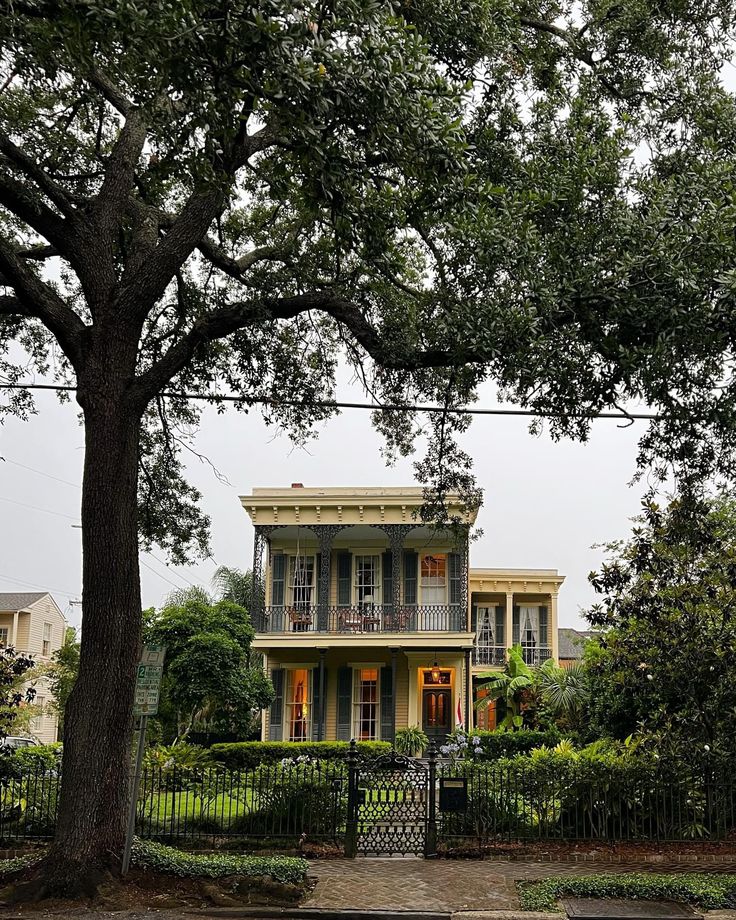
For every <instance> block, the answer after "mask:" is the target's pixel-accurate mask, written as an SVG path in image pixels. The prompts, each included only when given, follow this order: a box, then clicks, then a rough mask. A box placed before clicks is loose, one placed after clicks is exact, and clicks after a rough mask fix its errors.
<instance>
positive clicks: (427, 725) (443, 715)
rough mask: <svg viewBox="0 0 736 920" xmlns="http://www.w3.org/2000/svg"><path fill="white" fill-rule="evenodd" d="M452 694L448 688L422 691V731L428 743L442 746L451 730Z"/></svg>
mask: <svg viewBox="0 0 736 920" xmlns="http://www.w3.org/2000/svg"><path fill="white" fill-rule="evenodd" d="M451 723H452V693H451V691H450V690H449V689H448V688H440V687H431V688H429V687H425V688H424V690H423V691H422V729H423V730H424V733H425V735H426V736H427V737H428V738H429V740H430V741H434V742H435V744H444V742H445V739H446V737H447V735H448V734H449V733H450V730H451V728H452V724H451Z"/></svg>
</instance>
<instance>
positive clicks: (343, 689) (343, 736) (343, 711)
mask: <svg viewBox="0 0 736 920" xmlns="http://www.w3.org/2000/svg"><path fill="white" fill-rule="evenodd" d="M352 706H353V669H352V668H347V667H345V668H338V669H337V740H338V741H350V735H351V734H352V731H351V726H352V718H351V716H352Z"/></svg>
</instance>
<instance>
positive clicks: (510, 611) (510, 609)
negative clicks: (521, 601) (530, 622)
mask: <svg viewBox="0 0 736 920" xmlns="http://www.w3.org/2000/svg"><path fill="white" fill-rule="evenodd" d="M504 632H505V633H506V648H511V646H512V645H513V644H514V595H513V593H509V592H508V591H507V592H506V619H505V626H504Z"/></svg>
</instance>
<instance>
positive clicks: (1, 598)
mask: <svg viewBox="0 0 736 920" xmlns="http://www.w3.org/2000/svg"><path fill="white" fill-rule="evenodd" d="M67 625H68V624H67V621H66V617H65V616H64V614H63V613H62V612H61V610H60V609H59V607H58V605H57V603H56V601H55V600H54V599H53V597H52V596H51V595H50V594H48V593H47V592H45V591H34V592H28V591H26V592H10V593H6V592H0V645H2V646H11V647H12V648H14V649H15V650H16V651H18V652H24V653H25V654H27V655H32V656H33V658H34V660H35V661H36V663H37V664H41V665H43V664H47V663H48V662H50V661H51V656H52V655H53V654H54V652H56V651H58V649H60V648H61V646H62V645H63V644H64V636H65V634H66V629H67ZM30 683H31V684H32V686H34V687H35V689H36V698H35V700H34V703H35V704H36V705H38V706H40V707H41V712H40V714H39V716H38V717H37V718H36V719H35V720H34V722H33V723H32V725H31V733H32V735H33V737H34V738H35V739H36V740H37V741H40V742H42V743H43V744H50V743H51V742H53V741H56V736H57V732H58V718H57V715H56V713H55V712H54V710H53V708H52V706H51V703H52V699H51V688H50V686H49V682H48V679H47V678H45V677H39V678H36V679H35V680H33V681H31V682H30Z"/></svg>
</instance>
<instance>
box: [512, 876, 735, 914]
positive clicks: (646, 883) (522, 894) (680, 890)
mask: <svg viewBox="0 0 736 920" xmlns="http://www.w3.org/2000/svg"><path fill="white" fill-rule="evenodd" d="M518 891H519V901H520V902H521V907H522V910H540V911H542V910H557V901H558V899H559V898H561V897H564V896H565V895H572V896H573V897H577V898H633V899H634V900H641V901H652V900H661V899H667V900H670V901H684V902H686V903H688V904H696V905H697V906H698V907H701V908H703V909H705V910H718V909H721V908H728V907H735V906H736V877H734V876H733V875H727V874H723V875H719V874H716V873H708V874H706V873H704V872H693V873H687V874H684V875H664V874H655V873H648V872H647V873H643V872H641V873H638V872H628V873H626V874H621V875H618V874H610V875H588V876H569V877H567V878H547V879H543V880H542V881H539V882H520V883H519V884H518Z"/></svg>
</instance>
